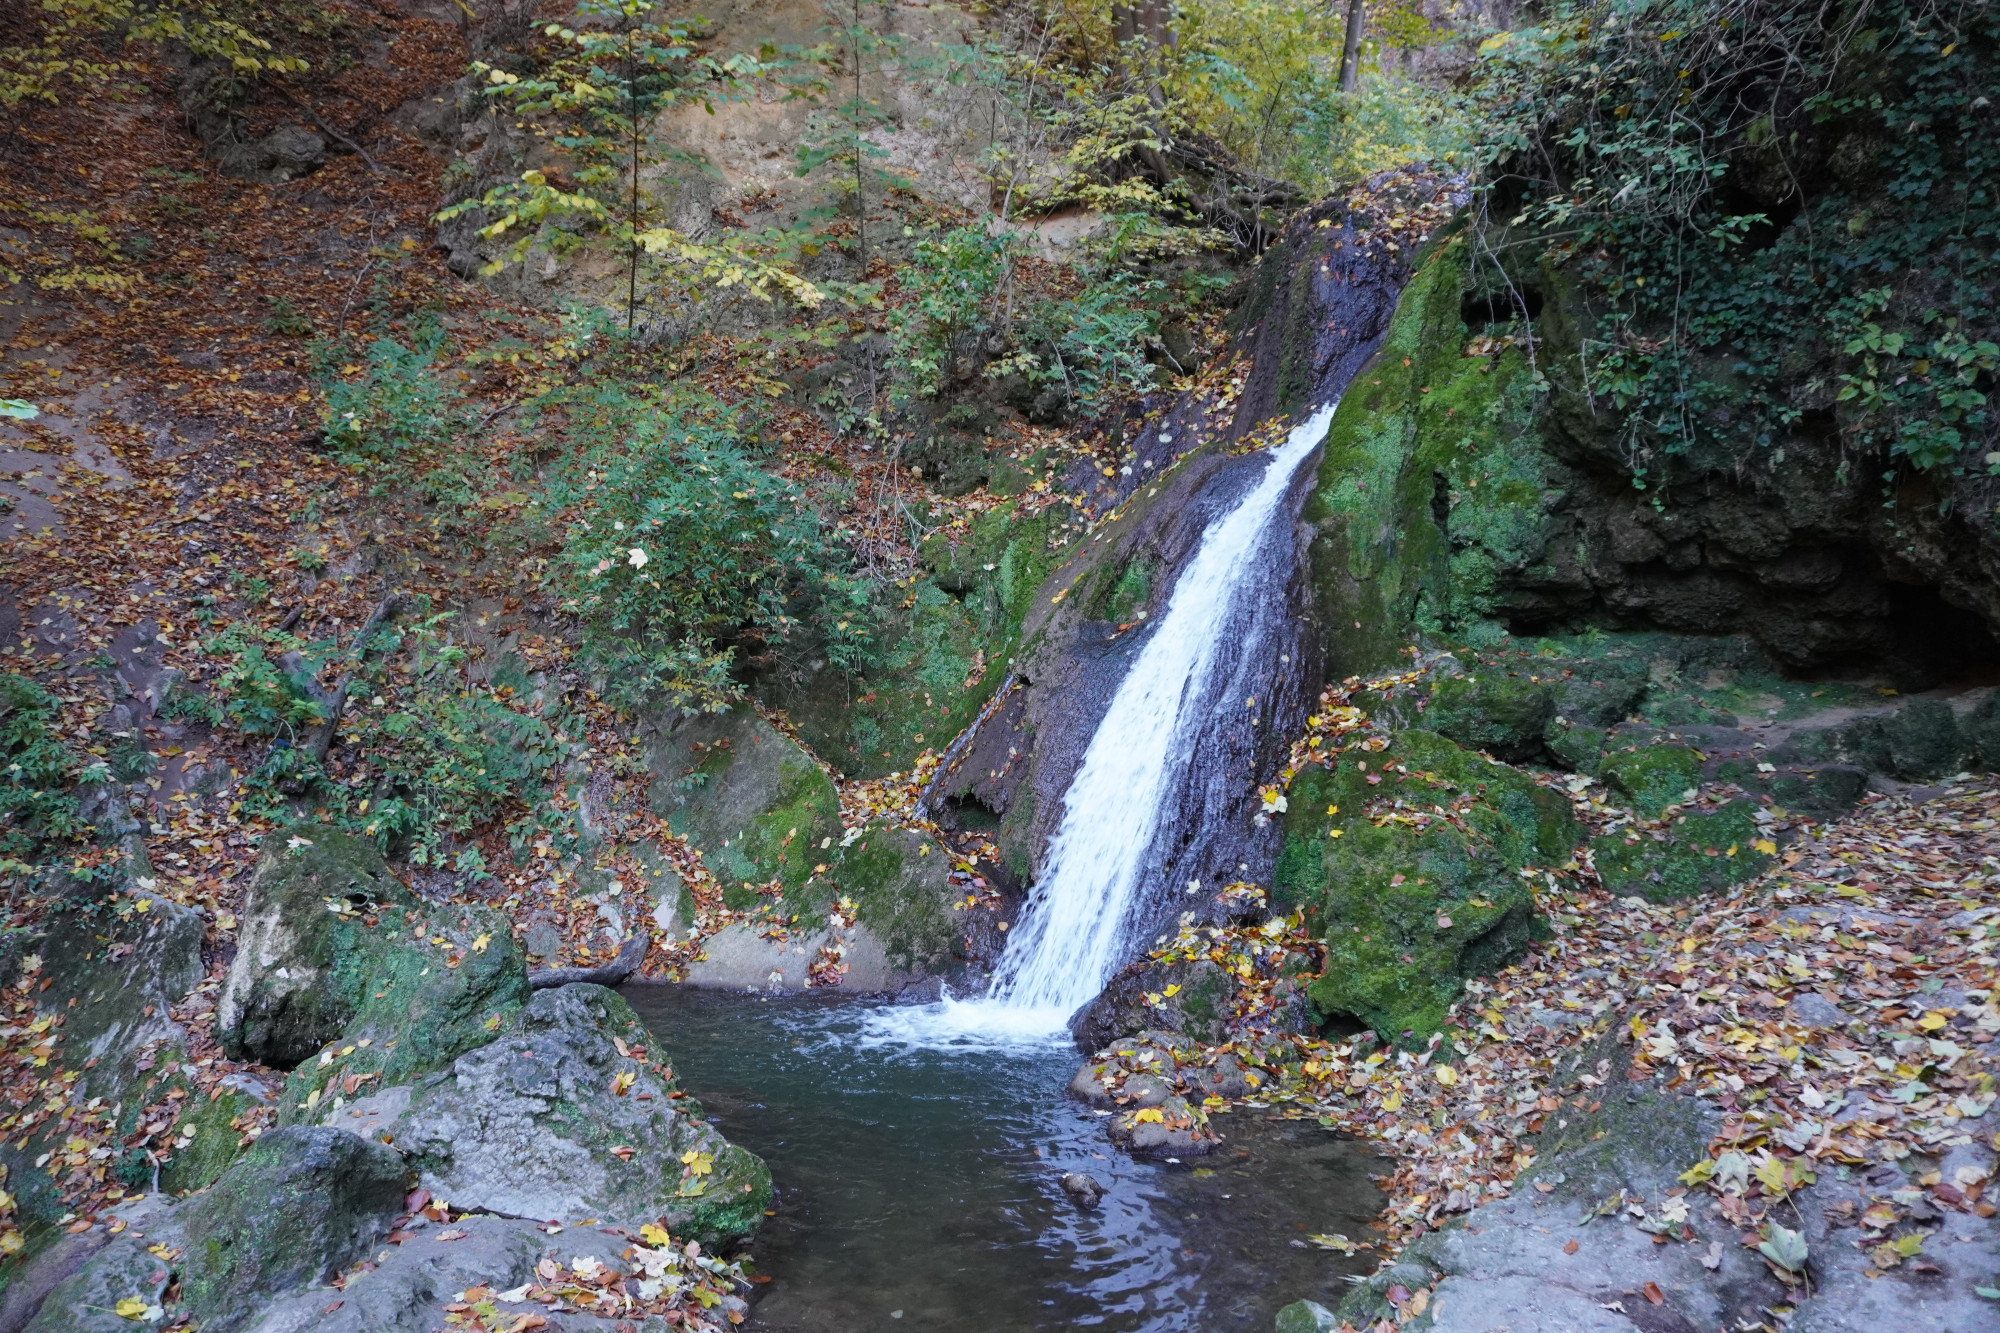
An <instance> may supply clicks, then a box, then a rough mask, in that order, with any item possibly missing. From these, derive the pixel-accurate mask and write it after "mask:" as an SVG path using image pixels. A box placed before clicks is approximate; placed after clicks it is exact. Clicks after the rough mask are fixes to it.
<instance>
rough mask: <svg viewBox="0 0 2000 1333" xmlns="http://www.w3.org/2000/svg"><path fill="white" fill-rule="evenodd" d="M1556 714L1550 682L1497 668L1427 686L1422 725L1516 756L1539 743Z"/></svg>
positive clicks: (1477, 746) (1497, 755)
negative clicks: (1427, 694) (1429, 693)
mask: <svg viewBox="0 0 2000 1333" xmlns="http://www.w3.org/2000/svg"><path fill="white" fill-rule="evenodd" d="M1554 715H1555V696H1554V691H1553V690H1552V689H1551V688H1550V686H1549V685H1548V684H1547V683H1545V682H1543V681H1541V680H1538V679H1536V678H1535V677H1534V676H1533V675H1530V674H1529V673H1527V672H1523V671H1503V670H1498V669H1491V670H1480V671H1471V672H1467V673H1466V674H1465V675H1462V676H1447V677H1446V678H1445V679H1443V680H1440V681H1439V682H1438V683H1437V684H1436V685H1435V686H1434V687H1433V688H1432V690H1431V697H1430V703H1429V706H1428V707H1427V708H1426V709H1425V710H1424V715H1423V717H1424V726H1425V727H1426V728H1427V729H1428V730H1431V731H1435V732H1436V733H1438V735H1440V736H1444V737H1447V738H1449V739H1451V740H1454V741H1457V742H1458V743H1459V744H1460V745H1463V746H1465V747H1466V748H1467V749H1472V750H1485V751H1487V752H1488V753H1490V754H1492V755H1493V756H1494V757H1495V758H1498V759H1506V760H1510V761H1511V760H1521V759H1528V758H1532V757H1534V756H1535V754H1536V753H1537V752H1538V751H1540V750H1541V748H1542V732H1543V730H1544V729H1545V728H1546V727H1547V726H1548V724H1549V719H1550V718H1552V717H1553V716H1554Z"/></svg>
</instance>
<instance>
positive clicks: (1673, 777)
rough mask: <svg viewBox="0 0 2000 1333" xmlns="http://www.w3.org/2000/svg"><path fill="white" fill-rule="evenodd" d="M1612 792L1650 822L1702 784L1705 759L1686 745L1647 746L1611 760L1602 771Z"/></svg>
mask: <svg viewBox="0 0 2000 1333" xmlns="http://www.w3.org/2000/svg"><path fill="white" fill-rule="evenodd" d="M1598 775H1599V776H1600V777H1602V778H1603V779H1604V781H1605V783H1606V785H1608V786H1609V787H1611V789H1612V790H1614V791H1617V792H1620V793H1622V794H1623V795H1624V796H1625V798H1626V799H1627V800H1629V801H1631V802H1632V807H1633V809H1635V810H1637V811H1638V812H1639V813H1640V814H1642V815H1644V816H1645V817H1646V818H1648V819H1657V818H1658V817H1659V816H1660V813H1661V811H1663V810H1665V809H1666V808H1667V807H1668V806H1670V805H1677V804H1679V803H1680V802H1681V801H1682V800H1683V799H1685V798H1686V795H1687V793H1688V791H1689V790H1690V789H1691V788H1694V787H1697V786H1699V785H1700V784H1701V756H1700V755H1698V754H1696V753H1695V752H1694V751H1693V750H1691V749H1689V748H1688V747H1687V746H1685V745H1643V746H1638V747H1636V748H1632V749H1621V750H1618V751H1615V752H1614V753H1612V754H1611V755H1609V756H1607V757H1606V758H1605V760H1604V762H1603V764H1602V765H1601V766H1600V767H1599V768H1598Z"/></svg>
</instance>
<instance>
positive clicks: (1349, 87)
mask: <svg viewBox="0 0 2000 1333" xmlns="http://www.w3.org/2000/svg"><path fill="white" fill-rule="evenodd" d="M1364 4H1365V0H1347V40H1346V41H1345V42H1344V43H1343V44H1342V46H1341V51H1340V91H1342V92H1344V93H1351V92H1353V91H1354V85H1355V82H1356V81H1357V80H1358V79H1359V77H1360V74H1361V26H1362V22H1363V19H1364V17H1365V15H1364V14H1363V13H1362V10H1363V6H1364Z"/></svg>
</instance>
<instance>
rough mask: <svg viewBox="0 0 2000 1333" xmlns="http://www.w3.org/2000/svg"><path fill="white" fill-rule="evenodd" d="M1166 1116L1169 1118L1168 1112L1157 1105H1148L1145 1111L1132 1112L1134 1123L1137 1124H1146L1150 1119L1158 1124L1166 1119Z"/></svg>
mask: <svg viewBox="0 0 2000 1333" xmlns="http://www.w3.org/2000/svg"><path fill="white" fill-rule="evenodd" d="M1166 1118H1167V1117H1166V1114H1165V1113H1164V1112H1162V1111H1161V1110H1160V1108H1159V1107H1157V1106H1148V1107H1147V1108H1146V1109H1145V1110H1143V1111H1134V1112H1133V1113H1132V1123H1133V1124H1135V1125H1138V1124H1144V1123H1146V1122H1148V1121H1150V1122H1151V1123H1153V1124H1155V1125H1157V1124H1160V1123H1161V1122H1162V1121H1164V1120H1165V1119H1166Z"/></svg>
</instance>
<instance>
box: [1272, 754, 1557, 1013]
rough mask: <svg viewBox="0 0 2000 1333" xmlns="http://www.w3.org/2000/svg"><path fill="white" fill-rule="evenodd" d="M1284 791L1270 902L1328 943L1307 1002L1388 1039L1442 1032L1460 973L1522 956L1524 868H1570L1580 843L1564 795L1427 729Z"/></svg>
mask: <svg viewBox="0 0 2000 1333" xmlns="http://www.w3.org/2000/svg"><path fill="white" fill-rule="evenodd" d="M1364 764H1365V765H1366V768H1365V769H1364V768H1363V767H1362V765H1364ZM1371 776H1372V777H1374V778H1376V779H1377V781H1376V782H1372V783H1371V782H1370V781H1369V778H1370V777H1371ZM1287 797H1288V805H1289V810H1288V813H1287V814H1286V815H1285V817H1284V821H1285V823H1284V828H1285V835H1284V846H1283V850H1282V851H1281V853H1280V855H1279V861H1278V867H1277V872H1276V875H1275V885H1274V892H1273V900H1274V903H1275V904H1276V905H1277V906H1278V907H1279V909H1280V910H1291V909H1293V908H1303V909H1304V911H1305V913H1306V920H1307V923H1308V925H1309V927H1310V928H1311V929H1313V930H1314V931H1316V932H1321V931H1323V932H1324V933H1325V936H1326V943H1327V960H1326V971H1325V973H1324V975H1322V976H1321V977H1320V978H1319V979H1318V980H1317V981H1315V982H1313V983H1312V985H1311V986H1310V987H1309V989H1308V991H1307V995H1308V997H1309V999H1310V1000H1311V1002H1312V1004H1313V1006H1314V1007H1315V1008H1316V1009H1317V1010H1318V1011H1319V1013H1320V1014H1321V1015H1323V1016H1333V1015H1351V1016H1352V1017H1354V1018H1358V1019H1360V1020H1361V1021H1362V1022H1365V1023H1367V1024H1369V1025H1370V1026H1371V1027H1372V1028H1374V1030H1375V1031H1376V1032H1377V1033H1379V1034H1381V1035H1383V1036H1384V1037H1387V1038H1390V1039H1392V1040H1393V1039H1399V1038H1400V1039H1404V1040H1412V1041H1421V1040H1422V1039H1423V1038H1425V1037H1427V1036H1429V1035H1430V1034H1431V1033H1433V1032H1436V1031H1438V1030H1439V1029H1440V1028H1441V1027H1442V1026H1443V1025H1444V1021H1445V1016H1446V1011H1447V1009H1448V1008H1449V1007H1450V1005H1451V1003H1452V1001H1453V1000H1455V999H1456V998H1457V997H1458V994H1459V992H1460V990H1461V989H1462V986H1463V983H1464V981H1465V979H1466V978H1467V977H1472V976H1479V975H1483V974H1486V973H1490V972H1492V971H1495V970H1497V969H1498V968H1500V967H1503V966H1505V965H1506V963H1508V962H1509V961H1510V960H1511V959H1513V958H1514V957H1517V956H1518V955H1519V954H1520V952H1521V950H1523V949H1524V948H1526V946H1527V944H1528V941H1529V940H1530V939H1531V938H1533V936H1534V935H1535V933H1536V931H1537V930H1538V929H1539V922H1538V919H1537V917H1536V914H1535V908H1534V898H1533V895H1532V893H1531V892H1530V891H1529V888H1528V886H1527V884H1526V883H1525V882H1524V880H1523V877H1522V875H1521V873H1520V872H1521V870H1522V869H1523V868H1526V867H1536V866H1554V865H1560V864H1562V863H1564V862H1566V861H1568V860H1569V859H1570V857H1571V855H1572V854H1573V851H1574V848H1575V845H1576V842H1577V839H1578V836H1579V834H1578V830H1577V826H1576V822H1575V820H1574V818H1573V817H1572V815H1571V813H1570V808H1569V803H1568V802H1567V801H1566V800H1564V799H1563V798H1562V797H1561V796H1559V795H1557V794H1555V793H1553V792H1550V791H1548V790H1546V789H1544V788H1542V787H1540V786H1538V785H1536V784H1535V783H1534V782H1533V781H1531V780H1530V779H1529V778H1528V777H1527V776H1526V775H1525V774H1522V773H1520V772H1518V771H1517V770H1515V769H1511V768H1508V767H1507V766H1505V765H1503V764H1499V763H1496V762H1493V761H1491V760H1488V759H1486V758H1484V757H1482V756H1481V755H1478V754H1476V753H1474V752H1472V751H1469V750H1466V749H1463V748H1461V747H1460V746H1458V745H1455V744H1453V743H1452V742H1451V741H1449V740H1447V739H1445V738H1444V737H1442V736H1438V735H1436V734H1434V733H1431V732H1426V731H1406V732H1402V733H1400V734H1398V735H1397V736H1396V737H1395V738H1394V740H1393V742H1392V743H1391V745H1390V746H1389V747H1388V748H1387V749H1385V750H1383V751H1381V752H1380V753H1376V754H1363V753H1360V752H1356V753H1353V754H1351V755H1348V756H1343V757H1342V758H1341V759H1340V760H1339V762H1338V764H1337V766H1336V767H1334V768H1332V769H1326V768H1320V767H1313V768H1309V769H1307V770H1306V771H1304V772H1303V773H1301V774H1300V775H1299V776H1298V777H1296V778H1295V779H1293V781H1292V785H1291V787H1290V788H1289V789H1288V791H1287ZM1440 810H1444V811H1449V812H1450V813H1449V816H1448V817H1447V816H1446V815H1444V814H1440V813H1438V812H1439V811H1440Z"/></svg>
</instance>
